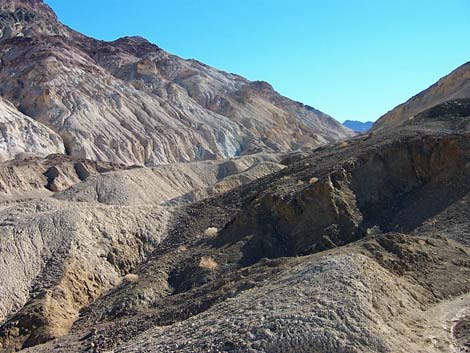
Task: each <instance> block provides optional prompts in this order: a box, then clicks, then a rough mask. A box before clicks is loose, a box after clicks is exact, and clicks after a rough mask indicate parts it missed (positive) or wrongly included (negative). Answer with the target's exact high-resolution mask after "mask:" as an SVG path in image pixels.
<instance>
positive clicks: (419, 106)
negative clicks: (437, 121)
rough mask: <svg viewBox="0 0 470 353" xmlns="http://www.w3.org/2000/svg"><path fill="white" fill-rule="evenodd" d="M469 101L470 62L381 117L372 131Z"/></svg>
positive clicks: (394, 125)
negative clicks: (447, 104)
mask: <svg viewBox="0 0 470 353" xmlns="http://www.w3.org/2000/svg"><path fill="white" fill-rule="evenodd" d="M462 99H463V100H470V62H468V63H466V64H464V65H462V66H460V67H458V68H457V69H455V70H454V71H452V72H451V73H450V74H449V75H447V76H445V77H443V78H441V79H440V80H439V81H438V82H436V83H435V84H433V85H432V86H431V87H429V88H428V89H426V90H424V91H422V92H421V93H419V94H417V95H416V96H414V97H412V98H410V99H409V100H408V101H406V102H405V103H403V104H400V105H399V106H397V107H396V108H394V109H392V110H391V111H390V112H388V113H386V114H385V115H383V116H382V117H381V118H380V119H379V120H377V122H376V123H375V124H374V128H373V129H374V130H381V129H385V128H389V127H396V126H400V125H401V124H403V123H405V122H406V121H408V120H412V119H413V118H414V117H415V116H416V115H417V114H419V113H421V112H423V111H425V110H427V109H430V108H432V107H434V106H437V105H439V104H441V103H444V102H446V101H451V100H462Z"/></svg>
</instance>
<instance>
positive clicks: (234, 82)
mask: <svg viewBox="0 0 470 353" xmlns="http://www.w3.org/2000/svg"><path fill="white" fill-rule="evenodd" d="M0 24H1V28H2V31H1V32H2V34H1V39H0V59H1V63H2V64H1V66H0V82H1V84H0V94H1V95H2V96H3V97H4V98H5V99H8V100H9V101H11V102H13V103H14V104H15V105H16V106H17V107H18V109H19V110H20V111H21V112H22V113H24V114H26V115H28V116H29V117H31V118H33V119H35V120H36V121H38V122H40V123H42V124H44V125H46V126H48V127H49V128H51V129H52V130H54V131H55V132H56V133H58V134H59V135H60V136H61V137H62V139H63V141H64V147H65V150H66V152H67V153H68V154H70V155H72V156H74V157H80V158H91V159H97V160H105V161H112V162H121V163H125V164H146V165H155V164H161V163H169V162H176V161H191V160H206V159H220V158H226V157H232V156H236V155H244V154H251V153H254V152H260V151H267V152H271V151H274V152H278V151H288V150H293V149H301V148H305V149H308V148H311V147H316V146H319V145H321V144H324V143H327V142H331V141H335V140H338V139H343V138H345V137H348V136H351V135H352V134H353V133H352V132H351V131H350V130H349V129H347V128H345V127H343V126H341V125H340V124H339V123H338V122H337V121H335V120H334V119H332V118H331V117H330V116H328V115H326V114H324V113H322V112H320V111H318V110H315V109H313V108H311V107H308V106H305V105H303V104H301V103H298V102H294V101H292V100H290V99H287V98H285V97H282V96H281V95H279V94H278V93H277V92H276V91H274V90H273V88H272V87H271V86H270V85H269V84H267V83H264V82H250V81H248V80H246V79H244V78H243V77H240V76H238V75H235V74H229V73H226V72H223V71H220V70H217V69H215V68H212V67H209V66H207V65H205V64H203V63H200V62H198V61H195V60H184V59H181V58H179V57H177V56H174V55H171V54H169V53H167V52H165V51H164V50H162V49H160V48H159V47H157V46H155V45H153V44H151V43H149V42H148V41H146V40H145V39H143V38H140V37H127V38H122V39H119V40H116V41H114V42H104V41H98V40H95V39H92V38H88V37H86V36H83V35H81V34H79V33H77V32H74V31H73V30H71V29H69V28H68V27H66V26H64V25H62V24H61V23H60V22H59V21H58V20H57V18H56V16H55V14H54V13H53V12H52V10H51V9H50V8H49V7H48V6H47V5H45V4H44V3H43V2H42V1H33V0H31V1H19V0H18V1H6V2H5V1H4V2H2V5H0Z"/></svg>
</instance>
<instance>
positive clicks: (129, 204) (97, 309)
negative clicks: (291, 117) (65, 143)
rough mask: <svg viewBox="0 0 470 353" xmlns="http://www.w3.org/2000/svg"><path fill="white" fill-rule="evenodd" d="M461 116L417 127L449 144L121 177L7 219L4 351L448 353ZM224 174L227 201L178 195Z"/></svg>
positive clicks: (344, 147)
mask: <svg viewBox="0 0 470 353" xmlns="http://www.w3.org/2000/svg"><path fill="white" fill-rule="evenodd" d="M459 104H460V103H459ZM458 106H459V105H457V108H456V107H455V106H454V105H443V106H440V107H437V108H436V109H437V110H431V111H429V112H426V114H427V115H426V116H425V117H423V119H426V120H425V121H426V122H427V121H428V119H429V117H432V119H433V121H435V122H436V123H438V124H439V126H443V125H445V126H447V128H446V129H441V128H439V129H437V130H433V129H431V127H430V125H428V124H427V123H426V124H424V125H420V124H419V121H421V120H420V119H419V118H417V119H416V120H413V124H408V125H404V126H403V127H402V128H401V129H399V130H390V131H388V132H387V133H371V134H366V135H362V136H360V137H357V138H355V139H352V140H349V141H348V142H343V143H338V144H333V145H329V146H326V147H321V148H319V149H317V150H315V151H314V152H313V153H312V154H309V155H307V156H305V155H304V156H302V155H291V156H287V158H286V157H283V156H277V157H273V156H270V155H260V156H258V157H256V158H254V157H253V156H246V157H244V158H242V159H241V160H240V159H237V160H233V161H228V162H217V163H215V162H198V163H193V164H181V165H173V166H171V165H170V166H161V167H158V168H138V169H132V170H123V171H119V170H117V171H113V172H109V173H104V174H95V175H91V176H90V177H88V178H87V179H85V180H84V181H81V182H78V183H77V184H75V185H73V186H72V187H71V188H68V189H66V190H64V191H61V192H56V193H54V194H53V195H52V197H48V198H42V199H36V200H22V201H16V202H14V203H11V202H9V203H6V204H4V205H3V206H2V207H3V208H2V212H1V216H2V219H3V221H2V222H3V223H2V234H4V236H3V237H2V238H1V239H2V245H1V246H0V254H1V256H2V258H3V259H4V267H3V269H2V270H1V271H2V273H8V274H9V275H8V276H7V277H6V278H8V285H6V286H5V287H4V288H5V289H3V290H4V291H5V293H7V294H3V297H5V298H9V299H8V301H5V302H4V303H8V306H4V308H3V309H2V310H3V313H4V314H3V315H4V322H3V324H2V326H1V328H0V344H1V347H2V349H3V351H5V352H10V351H13V350H16V349H21V348H23V349H25V351H26V352H50V351H53V352H90V351H92V352H93V351H94V352H108V351H115V352H150V351H164V352H311V351H312V349H315V350H316V351H318V352H325V353H326V352H371V353H372V352H403V353H404V352H458V350H457V349H460V348H458V347H460V346H461V347H464V346H465V345H466V344H468V340H467V339H466V337H468V331H466V330H467V329H466V326H465V325H466V324H465V323H466V322H467V321H466V320H468V316H466V314H465V313H466V312H467V311H468V310H469V308H470V307H469V305H468V303H470V297H468V295H467V294H466V293H468V290H470V281H469V280H468V278H470V277H469V275H470V266H469V263H468V258H469V257H468V256H469V255H468V254H469V253H470V240H469V236H468V235H469V230H470V224H469V219H470V218H469V210H470V208H469V205H470V203H469V201H470V199H469V192H470V189H469V185H470V164H469V161H470V142H469V141H470V138H469V137H470V136H469V133H470V130H469V126H468V125H462V124H458V122H459V121H460V122H464V123H466V117H465V116H464V117H462V116H459V114H457V113H455V112H459V111H460V110H459V109H458ZM246 158H249V160H246ZM266 158H268V159H266ZM254 159H255V160H254ZM260 162H261V163H260ZM278 162H282V163H287V164H288V167H287V168H282V167H281V166H279V167H278V169H277V172H276V169H273V170H271V172H274V173H270V172H269V171H268V172H267V173H266V174H264V175H265V176H261V175H259V174H256V173H255V174H256V176H255V177H254V178H256V177H259V176H261V178H258V179H256V180H254V179H253V178H251V179H250V178H248V179H249V180H250V181H251V182H249V183H247V184H243V180H244V178H242V177H240V175H242V174H244V173H247V175H251V174H250V173H251V172H250V171H251V170H253V168H255V169H256V166H258V165H263V163H264V164H266V165H278ZM237 166H240V167H237ZM250 166H251V167H250ZM178 170H179V172H177V171H178ZM198 175H200V176H203V178H202V179H199V178H200V177H198ZM233 176H238V180H239V181H240V184H242V185H241V186H238V187H236V185H238V184H235V185H233V184H231V182H229V183H228V184H227V185H228V186H227V189H224V190H222V191H226V192H223V193H222V194H217V191H216V189H215V193H214V187H210V188H209V189H210V190H212V191H211V192H207V191H206V192H205V193H202V194H199V193H197V192H196V193H193V192H190V191H191V190H194V189H198V190H203V189H204V180H207V181H208V184H205V185H206V186H210V185H209V184H212V185H216V184H218V183H220V182H223V179H225V180H230V178H232V177H233ZM152 185H153V187H152ZM162 185H166V186H165V187H159V186H162ZM233 186H235V188H234V189H230V188H231V187H233ZM163 191H166V192H165V193H163ZM188 192H190V193H189V194H188V195H189V196H187V197H181V196H178V195H184V194H187V193H188ZM207 196H210V197H208V198H207ZM168 201H170V202H168ZM20 215H21V216H20ZM65 234H67V236H66V237H65V236H64V235H65ZM18 254H21V256H18ZM14 261H16V262H15V265H13V262H14ZM12 269H15V271H14V272H12V271H13V270H12ZM17 269H21V272H19V273H17V271H18V270H17ZM8 271H10V272H8ZM53 338H57V339H55V340H52V341H51V339H53ZM41 343H44V344H42V345H41Z"/></svg>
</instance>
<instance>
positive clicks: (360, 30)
mask: <svg viewBox="0 0 470 353" xmlns="http://www.w3.org/2000/svg"><path fill="white" fill-rule="evenodd" d="M46 2H47V3H48V4H49V5H51V6H52V8H53V9H54V10H55V11H56V13H57V14H58V16H59V18H60V19H61V20H62V21H63V22H64V23H65V24H67V25H69V26H70V27H72V28H74V29H76V30H79V31H81V32H83V33H85V34H87V35H90V36H93V37H96V38H99V39H104V40H113V39H116V38H118V37H121V36H125V35H141V36H144V37H146V38H147V39H149V40H150V41H151V42H153V43H155V44H157V45H159V46H160V47H162V48H163V49H165V50H167V51H169V52H171V53H173V54H176V55H179V56H182V57H185V58H195V59H198V60H200V61H203V62H205V63H207V64H209V65H211V66H215V67H217V68H220V69H223V70H226V71H229V72H234V73H238V74H241V75H243V76H245V77H247V78H249V79H251V80H264V81H268V82H269V83H271V84H272V85H273V86H274V87H275V88H276V89H277V90H278V91H279V92H281V93H282V94H284V95H286V96H288V97H290V98H292V99H295V100H298V101H301V102H303V103H306V104H309V105H312V106H314V107H316V108H318V109H320V110H322V111H324V112H326V113H328V114H330V115H332V116H333V117H335V118H336V119H338V120H340V121H343V120H346V119H354V120H361V121H366V120H375V119H376V118H378V117H379V116H380V115H382V114H383V113H385V112H387V111H388V110H390V109H392V108H393V107H395V106H396V105H397V104H399V103H401V102H403V101H405V100H406V99H408V98H409V97H411V96H412V95H414V94H416V93H418V92H419V91H421V90H423V89H425V88H427V87H428V86H429V85H431V84H432V83H434V82H435V81H436V80H437V79H439V78H440V77H442V76H444V75H446V74H447V73H449V72H450V71H451V70H453V69H455V68H456V67H458V66H460V65H461V64H463V63H465V62H467V61H469V60H470V0H427V1H424V0H328V1H326V0H321V1H320V0H134V1H130V0H80V1H68V0H46Z"/></svg>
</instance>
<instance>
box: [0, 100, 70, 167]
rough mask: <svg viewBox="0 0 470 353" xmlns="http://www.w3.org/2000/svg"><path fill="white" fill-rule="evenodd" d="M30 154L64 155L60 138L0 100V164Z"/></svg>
mask: <svg viewBox="0 0 470 353" xmlns="http://www.w3.org/2000/svg"><path fill="white" fill-rule="evenodd" d="M30 153H32V154H34V155H39V156H47V155H49V154H53V153H64V145H63V142H62V138H61V137H60V136H59V135H58V134H56V133H55V132H54V131H52V130H51V129H49V128H47V127H46V126H44V125H42V124H40V123H38V122H37V121H34V120H33V119H31V118H29V117H27V116H25V115H24V114H21V113H20V112H19V111H18V110H17V109H16V108H15V107H14V106H13V105H12V104H10V103H9V102H6V101H4V100H3V99H0V162H2V161H5V160H9V159H12V158H15V157H21V156H24V155H27V154H30Z"/></svg>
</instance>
